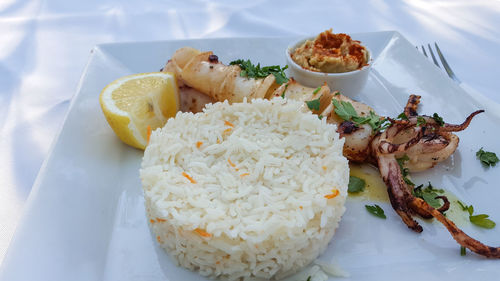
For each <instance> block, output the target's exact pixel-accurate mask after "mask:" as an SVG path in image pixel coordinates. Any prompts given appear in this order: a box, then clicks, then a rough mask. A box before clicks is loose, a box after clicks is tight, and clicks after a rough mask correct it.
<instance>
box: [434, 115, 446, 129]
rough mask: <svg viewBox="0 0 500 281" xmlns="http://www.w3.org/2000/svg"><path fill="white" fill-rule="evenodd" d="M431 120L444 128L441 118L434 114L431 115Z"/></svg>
mask: <svg viewBox="0 0 500 281" xmlns="http://www.w3.org/2000/svg"><path fill="white" fill-rule="evenodd" d="M432 119H434V121H436V123H437V124H438V125H439V126H441V127H443V126H444V121H443V117H441V116H439V115H438V114H437V113H434V114H433V115H432Z"/></svg>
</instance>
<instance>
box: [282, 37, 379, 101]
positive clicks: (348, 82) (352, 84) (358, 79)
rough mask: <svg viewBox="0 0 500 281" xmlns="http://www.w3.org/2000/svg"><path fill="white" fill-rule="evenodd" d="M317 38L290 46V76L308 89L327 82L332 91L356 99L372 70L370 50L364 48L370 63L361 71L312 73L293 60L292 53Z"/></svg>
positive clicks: (287, 55)
mask: <svg viewBox="0 0 500 281" xmlns="http://www.w3.org/2000/svg"><path fill="white" fill-rule="evenodd" d="M315 38H316V37H310V38H305V39H301V40H299V41H297V42H293V43H292V44H290V45H289V46H288V48H287V49H286V60H287V64H288V71H289V76H290V77H293V78H294V79H295V80H296V81H297V82H299V83H300V84H302V85H304V86H307V87H312V88H314V87H318V86H321V85H323V84H324V83H325V82H326V84H327V85H328V87H330V90H332V91H339V92H340V93H341V94H342V95H345V96H348V97H355V96H356V95H358V94H359V93H360V92H361V90H363V88H364V86H365V84H366V81H367V80H368V75H369V73H370V68H371V65H372V63H373V59H372V57H371V52H370V50H369V49H368V48H367V47H366V46H364V47H365V48H366V50H367V51H368V63H367V65H365V66H363V67H362V68H360V69H357V70H354V71H349V72H342V73H325V72H316V71H311V70H307V69H304V68H303V67H301V66H300V65H298V64H297V63H296V62H295V61H294V60H293V59H292V56H291V53H292V52H293V50H295V49H296V48H298V47H299V46H300V45H302V44H303V43H304V42H305V41H306V40H314V39H315Z"/></svg>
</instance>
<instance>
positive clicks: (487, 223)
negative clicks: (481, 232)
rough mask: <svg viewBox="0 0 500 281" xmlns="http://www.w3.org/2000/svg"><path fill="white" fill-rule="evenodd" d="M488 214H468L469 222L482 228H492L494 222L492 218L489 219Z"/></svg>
mask: <svg viewBox="0 0 500 281" xmlns="http://www.w3.org/2000/svg"><path fill="white" fill-rule="evenodd" d="M489 217H490V216H489V215H485V214H480V215H475V216H469V220H470V222H471V223H473V224H475V225H477V226H479V227H482V228H488V229H491V228H494V227H495V225H496V223H495V222H494V221H492V220H490V219H489Z"/></svg>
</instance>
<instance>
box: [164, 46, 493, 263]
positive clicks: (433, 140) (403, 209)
mask: <svg viewBox="0 0 500 281" xmlns="http://www.w3.org/2000/svg"><path fill="white" fill-rule="evenodd" d="M164 71H170V72H174V73H175V74H176V75H177V78H178V80H179V81H178V83H179V85H182V86H183V87H188V88H189V89H190V91H193V90H194V91H199V92H201V93H203V94H206V95H208V96H210V97H211V98H212V99H213V100H216V101H223V100H228V101H229V102H240V101H242V100H243V99H244V98H247V99H253V98H272V97H274V96H282V97H286V98H291V99H296V100H301V101H304V102H308V101H312V100H319V108H312V111H313V113H315V114H318V115H319V116H322V117H323V118H327V122H329V123H334V124H336V125H337V131H338V132H339V134H340V135H341V136H342V137H345V139H346V140H345V145H344V150H343V154H344V156H346V158H348V159H349V160H350V161H353V162H359V163H372V164H374V165H377V166H378V168H379V171H380V174H381V176H382V179H383V180H384V182H385V183H386V185H387V191H388V194H389V198H390V202H391V205H392V207H393V208H394V210H395V211H396V213H397V214H398V215H399V216H400V217H401V219H402V220H403V222H404V223H405V224H406V225H407V226H408V227H409V228H410V229H412V230H414V231H416V232H421V231H422V230H423V229H422V227H421V226H420V225H419V224H418V222H417V221H415V220H414V219H413V216H414V215H420V216H422V217H424V218H430V217H434V218H436V219H437V220H438V221H439V222H441V223H442V224H443V225H444V226H445V227H446V228H447V230H448V231H449V232H450V234H451V235H452V237H453V238H454V239H455V240H456V241H457V242H458V243H459V244H460V245H462V246H463V247H466V248H468V249H470V250H471V251H473V252H475V253H477V254H480V255H483V256H486V257H490V258H500V248H495V247H489V246H486V245H484V244H482V243H481V242H479V241H477V240H475V239H473V238H471V237H469V236H468V235H467V234H465V233H464V232H463V231H462V230H460V229H459V228H458V227H457V226H456V225H455V224H454V223H453V222H452V221H450V220H449V219H447V218H446V217H445V216H444V215H443V214H442V212H444V211H445V210H447V209H448V207H449V202H448V200H447V198H446V197H444V196H440V197H439V198H441V199H442V200H443V202H444V204H443V206H442V207H441V208H439V209H435V208H433V207H431V206H430V205H429V204H428V203H426V202H425V201H424V200H422V199H420V198H418V197H415V196H414V195H413V193H412V188H413V186H412V185H409V184H407V183H406V182H405V180H404V176H403V173H402V172H403V171H402V170H401V167H400V163H398V161H397V159H398V158H401V157H403V156H404V155H406V156H408V158H409V159H410V160H409V161H406V162H405V163H404V168H405V169H408V171H411V172H416V171H423V170H426V169H429V168H432V167H434V166H435V165H436V164H437V163H439V162H441V161H444V160H446V159H447V158H448V157H450V156H451V155H452V154H453V153H454V152H455V150H456V148H457V146H458V142H459V138H458V137H457V136H456V135H455V134H453V132H457V131H461V130H464V129H466V128H467V126H468V125H469V124H470V122H471V120H472V118H473V117H474V116H475V115H477V114H479V113H481V112H483V111H482V110H479V111H476V112H473V113H472V114H470V115H469V116H468V117H467V119H466V120H465V121H464V122H463V123H462V124H459V125H452V124H446V123H440V122H438V121H437V120H436V118H434V117H429V116H419V115H418V113H417V108H418V104H419V102H420V96H416V95H411V96H410V97H409V99H408V103H407V105H406V107H405V109H404V116H405V118H403V119H402V120H395V119H391V118H387V119H386V120H387V122H388V123H387V127H386V128H385V130H381V132H380V131H379V130H378V129H375V128H373V126H371V125H370V124H368V123H356V122H353V121H352V120H344V119H343V118H341V116H339V114H337V112H336V107H335V105H334V104H333V103H332V100H336V101H338V102H346V103H349V104H351V105H352V108H353V109H354V110H355V111H356V114H357V115H358V116H359V117H367V116H369V115H373V114H375V112H374V110H373V109H372V108H371V107H369V106H368V105H365V104H363V103H360V102H356V101H353V100H351V99H349V98H348V97H345V96H343V95H340V94H339V93H332V92H330V89H329V88H328V86H326V85H323V86H321V87H318V88H316V89H315V88H309V87H305V86H302V85H300V84H299V83H297V82H296V81H294V80H293V79H290V80H289V81H288V82H286V83H284V84H282V85H277V84H276V80H275V77H274V76H273V75H269V76H267V77H265V78H263V79H255V78H245V77H241V76H240V72H241V69H240V68H239V66H227V65H224V64H222V63H220V62H219V60H218V58H217V56H215V55H214V54H213V53H212V52H200V51H198V50H196V49H193V48H181V49H179V50H177V52H176V53H175V54H174V55H173V57H172V59H171V60H169V61H168V63H167V65H166V66H165V68H164ZM181 92H182V88H181ZM379 118H380V120H382V119H384V118H382V117H379Z"/></svg>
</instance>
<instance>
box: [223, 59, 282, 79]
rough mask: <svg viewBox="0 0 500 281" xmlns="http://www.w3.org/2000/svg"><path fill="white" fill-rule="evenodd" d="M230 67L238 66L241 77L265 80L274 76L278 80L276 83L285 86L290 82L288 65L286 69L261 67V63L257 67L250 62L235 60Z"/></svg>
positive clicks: (272, 66)
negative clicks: (286, 70)
mask: <svg viewBox="0 0 500 281" xmlns="http://www.w3.org/2000/svg"><path fill="white" fill-rule="evenodd" d="M229 64H230V65H238V66H239V67H240V68H241V72H240V76H241V77H249V78H265V77H267V76H268V75H269V74H272V75H274V77H275V78H276V83H278V84H280V85H281V84H283V83H285V82H288V78H287V77H286V74H285V69H287V68H288V65H285V67H283V68H282V67H280V66H279V65H271V66H264V67H260V63H258V64H257V65H254V64H252V62H251V61H250V60H242V59H239V60H235V61H232V62H230V63H229Z"/></svg>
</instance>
